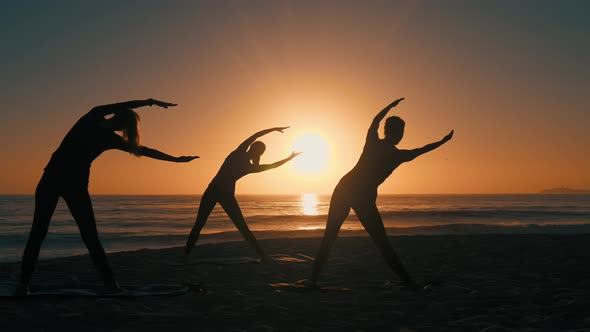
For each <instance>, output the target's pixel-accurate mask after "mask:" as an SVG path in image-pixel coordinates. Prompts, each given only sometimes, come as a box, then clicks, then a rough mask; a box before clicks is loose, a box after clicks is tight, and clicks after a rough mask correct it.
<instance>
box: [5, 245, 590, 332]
mask: <svg viewBox="0 0 590 332" xmlns="http://www.w3.org/2000/svg"><path fill="white" fill-rule="evenodd" d="M391 241H392V243H393V245H394V247H395V248H396V250H397V251H398V253H399V255H400V256H401V258H402V260H403V261H404V262H405V264H406V265H407V268H408V270H409V271H410V273H411V274H412V275H413V276H415V279H417V280H418V281H419V282H425V281H429V280H437V281H441V284H439V285H434V286H432V287H427V289H425V290H422V291H419V292H415V291H412V290H409V289H406V288H405V287H403V286H402V285H401V284H400V283H399V282H398V280H397V278H396V277H395V275H393V273H391V272H390V271H389V269H388V268H387V266H386V264H385V263H384V261H383V259H382V258H381V256H380V254H379V253H378V252H377V250H376V249H375V247H374V246H373V244H372V242H371V240H370V239H369V238H367V237H355V236H353V237H343V238H339V239H338V240H337V242H336V245H335V246H334V249H333V251H332V255H331V257H330V260H329V261H328V264H327V265H326V267H325V269H324V273H323V274H322V278H321V280H320V284H321V286H323V287H325V289H324V290H323V291H318V290H313V291H311V290H300V289H298V288H295V289H293V288H289V287H273V286H272V284H280V283H294V282H296V281H297V280H301V279H305V278H308V277H309V275H310V272H311V267H312V263H313V258H312V257H313V256H315V253H316V250H317V248H318V246H319V242H320V239H319V238H289V239H265V240H261V245H262V247H263V248H264V249H265V250H266V251H267V252H268V253H269V254H270V255H272V256H273V257H274V258H275V262H274V263H271V264H261V263H259V262H258V261H257V260H255V259H254V258H256V257H255V256H254V253H253V251H252V250H251V249H250V248H249V247H248V246H247V245H246V243H245V242H242V241H239V242H228V243H210V244H203V245H199V246H197V247H196V248H195V250H194V251H193V254H192V255H191V256H190V258H189V259H188V260H187V261H184V260H183V257H182V255H181V253H180V252H181V249H180V248H169V249H160V250H139V251H132V252H119V253H112V254H109V259H110V261H111V264H112V265H113V268H114V270H115V273H116V276H117V278H118V280H119V282H120V283H121V285H122V286H123V287H124V286H125V285H145V284H151V283H173V284H189V285H192V291H191V292H190V293H189V294H186V295H182V296H175V297H142V298H76V297H73V298H71V297H70V298H39V297H30V298H22V299H14V298H3V299H0V318H1V322H2V323H1V324H2V331H67V330H76V331H166V330H169V331H171V330H172V329H173V330H178V329H184V330H187V331H314V330H320V331H405V332H409V331H486V332H491V331H572V330H577V331H590V309H589V308H590V234H580V235H549V234H531V235H522V234H511V235H428V236H392V237H391ZM248 257H249V258H248ZM17 271H18V264H17V263H3V264H0V276H1V278H2V279H4V280H6V279H11V278H15V277H16V275H17ZM88 283H97V277H96V275H95V270H94V268H93V266H92V264H91V262H90V259H89V257H88V256H86V255H83V256H75V257H67V258H58V259H52V260H46V261H41V262H40V263H39V265H38V268H37V270H36V273H35V275H34V279H33V288H34V285H35V284H38V285H40V284H43V285H56V286H63V285H68V286H72V285H76V284H88Z"/></svg>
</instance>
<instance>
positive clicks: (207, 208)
mask: <svg viewBox="0 0 590 332" xmlns="http://www.w3.org/2000/svg"><path fill="white" fill-rule="evenodd" d="M215 204H217V197H216V196H215V195H214V194H212V193H211V192H210V191H209V189H207V190H205V193H204V194H203V197H202V198H201V203H199V212H197V219H196V220H195V224H194V225H193V228H192V229H191V233H190V234H189V236H188V239H187V240H186V245H185V246H184V252H185V254H190V252H191V251H192V250H193V247H194V246H195V244H196V243H197V240H198V239H199V235H200V234H201V230H202V229H203V227H204V226H205V223H206V222H207V218H209V215H210V214H211V211H213V208H214V207H215Z"/></svg>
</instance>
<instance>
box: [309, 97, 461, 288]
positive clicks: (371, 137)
mask: <svg viewBox="0 0 590 332" xmlns="http://www.w3.org/2000/svg"><path fill="white" fill-rule="evenodd" d="M403 99H404V98H401V99H398V100H396V101H394V102H393V103H391V104H389V105H388V106H387V107H385V108H384V109H383V110H382V111H381V112H379V114H377V116H375V118H374V119H373V122H372V123H371V126H370V127H369V131H368V133H367V138H366V141H365V147H364V148H363V152H362V154H361V157H360V158H359V161H358V162H357V164H356V166H354V168H353V169H352V170H351V171H350V172H348V173H347V174H346V175H344V177H342V179H341V180H340V182H339V183H338V184H337V185H336V188H335V189H334V193H333V194H332V198H331V201H330V209H329V211H328V222H327V224H326V230H325V233H324V238H323V240H322V243H321V245H320V250H319V252H318V254H317V257H316V260H315V263H314V266H313V274H312V279H311V283H312V284H313V285H315V284H316V282H317V280H318V278H319V276H320V272H321V270H322V267H323V265H324V263H325V262H326V259H327V258H328V253H329V251H330V248H331V247H332V245H333V244H334V241H335V240H336V237H337V236H338V231H339V230H340V226H342V223H343V222H344V220H345V219H346V217H347V216H348V214H349V212H350V209H351V208H352V209H353V210H354V212H355V213H356V214H357V216H358V218H359V220H360V222H361V223H362V224H363V226H364V227H365V229H366V230H367V232H368V233H369V235H370V236H371V237H372V238H373V241H374V242H375V244H376V245H377V248H378V249H379V250H380V251H381V253H382V254H383V256H384V257H385V260H386V261H387V263H388V264H389V266H390V267H391V268H392V269H393V271H395V272H396V273H397V274H398V275H399V277H400V278H401V279H402V280H403V281H404V282H405V283H407V284H408V285H411V286H415V284H414V282H413V281H412V279H411V278H410V276H409V274H408V273H407V272H406V269H405V268H404V266H403V264H402V262H401V261H400V259H399V258H398V256H397V254H396V253H395V251H394V250H393V248H392V247H391V243H390V242H389V238H388V237H387V234H386V233H385V228H384V226H383V221H382V220H381V215H380V214H379V211H378V210H377V205H376V203H375V201H376V199H377V187H379V185H380V184H381V183H383V181H385V179H387V178H388V177H389V175H391V173H392V172H393V171H394V170H395V169H396V168H397V167H398V166H399V165H401V164H402V163H405V162H408V161H411V160H413V159H414V158H416V157H418V156H420V155H422V154H424V153H426V152H429V151H432V150H434V149H436V148H438V147H439V146H441V145H442V144H444V143H446V142H447V141H448V140H450V139H451V138H452V137H453V131H451V132H450V133H449V134H448V135H447V136H445V137H444V138H443V139H442V140H441V141H439V142H436V143H431V144H428V145H425V146H423V147H421V148H419V149H414V150H399V149H398V148H397V147H396V145H397V144H398V143H399V142H400V140H401V139H402V137H403V135H404V126H405V123H404V121H403V120H402V119H400V118H399V117H397V116H392V117H390V118H388V119H387V121H386V122H385V138H384V139H380V138H379V134H378V133H377V129H378V128H379V123H380V122H381V120H383V118H384V117H385V115H386V114H387V112H389V110H390V109H391V108H393V107H395V106H397V104H399V102H400V101H402V100H403Z"/></svg>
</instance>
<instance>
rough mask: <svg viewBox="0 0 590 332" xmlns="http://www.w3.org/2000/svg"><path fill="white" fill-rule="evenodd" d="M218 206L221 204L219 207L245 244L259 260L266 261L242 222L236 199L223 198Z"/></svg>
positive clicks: (262, 252)
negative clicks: (253, 251) (246, 243)
mask: <svg viewBox="0 0 590 332" xmlns="http://www.w3.org/2000/svg"><path fill="white" fill-rule="evenodd" d="M219 204H221V207H222V208H223V210H224V211H225V213H227V215H228V216H229V218H230V219H231V221H232V222H233V223H234V225H236V228H237V229H238V231H240V233H242V236H243V237H244V239H245V240H246V242H248V244H249V245H250V247H252V248H253V249H254V250H255V251H256V253H257V254H258V256H260V258H262V259H263V260H268V257H267V256H266V254H265V253H264V251H263V250H262V248H261V247H260V245H258V241H256V238H255V237H254V234H252V232H251V231H250V229H249V228H248V225H246V220H244V216H243V215H242V210H241V209H240V206H239V205H238V201H237V200H236V198H235V197H234V196H231V197H224V198H223V199H221V200H220V201H219Z"/></svg>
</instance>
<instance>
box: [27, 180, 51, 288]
mask: <svg viewBox="0 0 590 332" xmlns="http://www.w3.org/2000/svg"><path fill="white" fill-rule="evenodd" d="M58 199H59V196H58V195H57V193H56V192H54V191H53V190H51V189H50V188H48V187H47V185H46V184H44V182H43V179H42V180H41V182H40V183H39V185H38V186H37V190H36V191H35V215H34V217H33V225H32V226H31V232H30V233H29V240H28V241H27V245H26V247H25V250H24V252H23V259H22V263H21V275H20V284H21V286H22V287H25V288H26V287H28V285H29V282H30V281H31V276H32V275H33V271H34V270H35V266H36V265H37V260H38V259H39V251H40V250H41V244H42V243H43V240H45V237H46V236H47V230H48V229H49V222H50V221H51V217H52V216H53V212H54V211H55V207H56V206H57V201H58Z"/></svg>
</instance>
